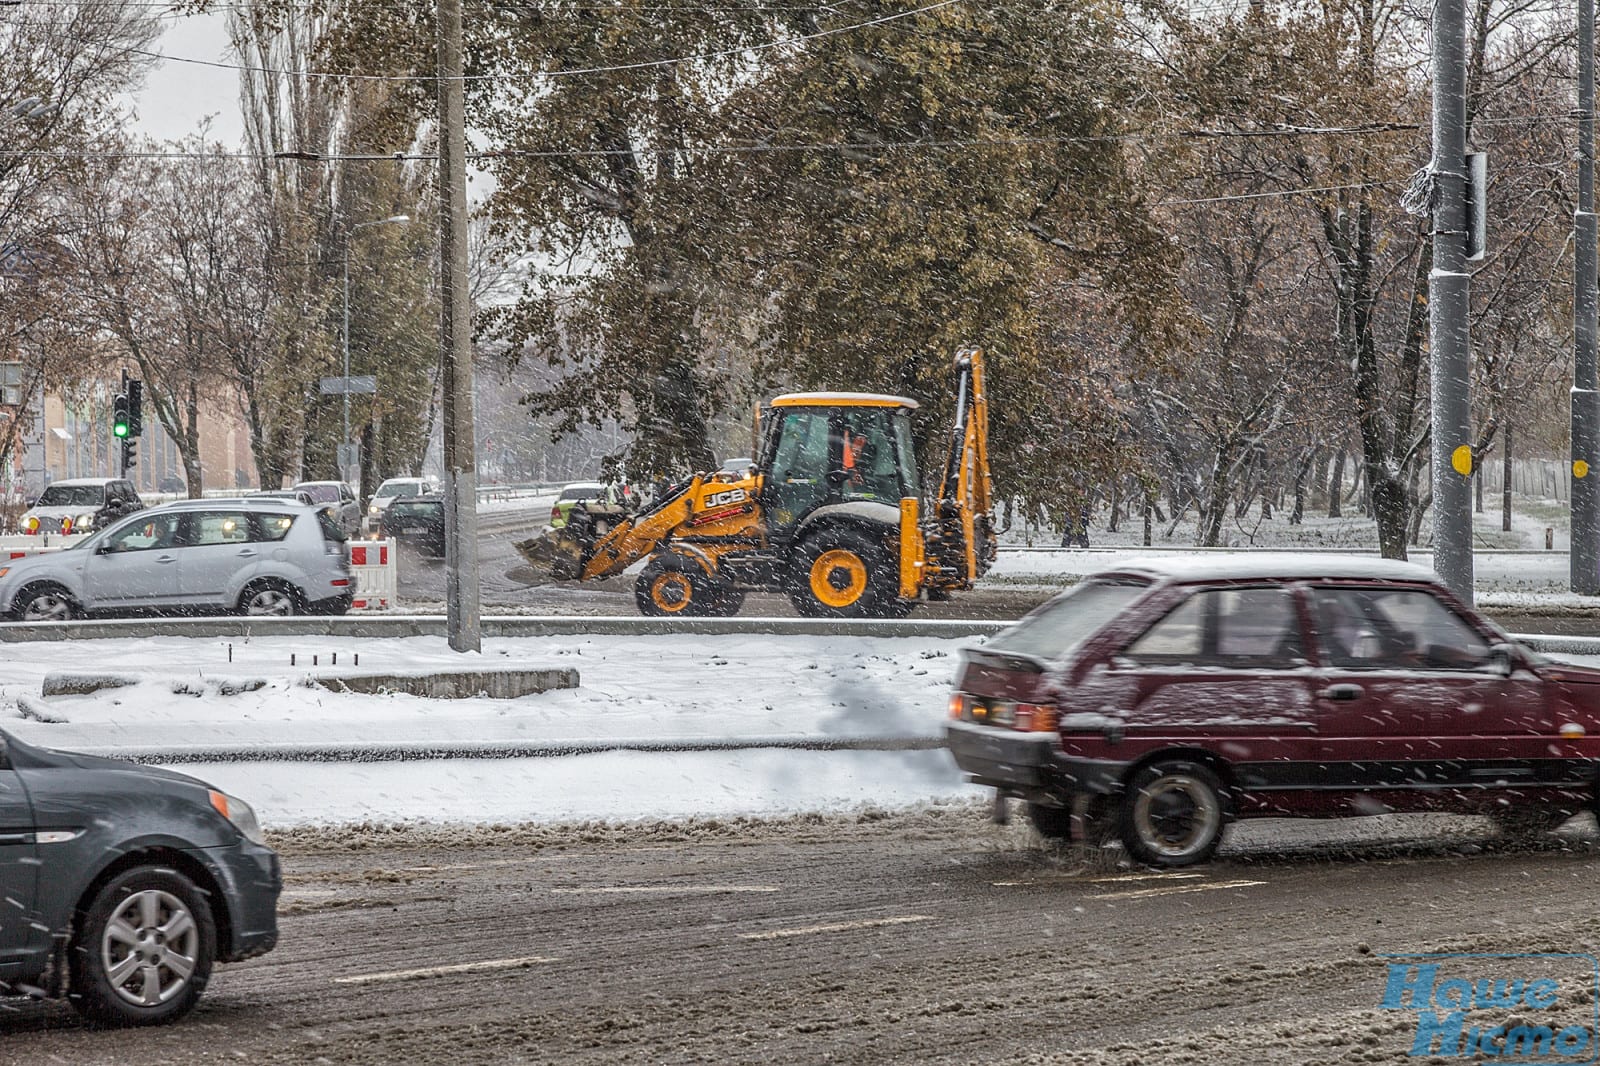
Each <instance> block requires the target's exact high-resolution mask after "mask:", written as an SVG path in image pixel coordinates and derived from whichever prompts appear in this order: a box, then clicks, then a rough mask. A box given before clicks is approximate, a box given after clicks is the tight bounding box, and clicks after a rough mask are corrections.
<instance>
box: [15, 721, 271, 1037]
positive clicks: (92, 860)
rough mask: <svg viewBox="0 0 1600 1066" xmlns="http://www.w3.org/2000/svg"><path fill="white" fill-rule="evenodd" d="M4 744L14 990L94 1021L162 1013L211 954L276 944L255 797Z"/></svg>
mask: <svg viewBox="0 0 1600 1066" xmlns="http://www.w3.org/2000/svg"><path fill="white" fill-rule="evenodd" d="M0 754H3V756H4V759H3V762H0V825H3V826H4V837H3V839H4V843H5V856H4V858H5V861H4V862H0V897H3V898H4V900H5V903H6V910H7V912H8V918H9V920H7V921H5V922H0V973H4V974H5V987H6V989H7V990H8V991H21V990H30V991H33V992H34V994H44V995H51V994H64V995H66V997H67V1000H68V1002H70V1003H71V1004H72V1005H73V1006H74V1007H75V1008H77V1010H78V1011H79V1012H80V1013H81V1014H83V1015H84V1016H86V1017H88V1018H89V1019H91V1020H93V1021H95V1022H97V1023H99V1024H102V1025H123V1026H126V1025H151V1024H156V1023H160V1022H170V1021H172V1020H173V1019H175V1018H178V1017H180V1016H182V1015H184V1014H186V1013H188V1011H189V1010H190V1009H191V1008H193V1007H194V1005H195V1003H196V1002H197V1001H198V1000H199V998H200V995H201V993H202V992H203V991H204V990H205V987H206V983H207V982H208V981H209V980H210V978H211V969H212V966H213V964H215V963H218V962H237V961H239V960H242V959H248V958H253V957H255V956H257V955H262V954H265V953H266V952H268V951H271V950H272V949H273V947H274V946H275V945H276V944H277V942H278V920H277V905H278V894H279V892H280V891H281V890H282V887H283V875H282V872H281V868H280V866H279V863H278V856H277V855H276V854H275V853H274V852H273V850H272V849H271V848H269V847H268V846H267V844H266V841H265V839H264V838H263V836H262V833H261V826H260V824H259V823H258V821H257V820H256V815H255V812H254V811H253V810H251V809H250V806H249V804H247V803H245V802H244V801H243V800H241V799H238V798H236V797H234V796H229V795H226V794H225V793H222V792H219V791H217V790H216V789H214V788H211V787H209V786H208V785H206V784H205V782H203V781H198V780H196V779H195V778H192V777H188V776H186V775H184V774H177V773H173V772H172V771H170V770H161V769H157V768H155V767H149V766H137V765H135V764H133V763H126V762H117V761H114V760H111V759H98V758H92V757H90V756H87V755H74V754H71V753H69V752H63V751H50V750H47V749H44V748H36V747H33V746H32V745H30V744H24V743H23V742H22V741H20V740H18V739H16V738H15V737H13V736H11V735H10V734H8V733H4V732H0ZM41 990H42V991H41Z"/></svg>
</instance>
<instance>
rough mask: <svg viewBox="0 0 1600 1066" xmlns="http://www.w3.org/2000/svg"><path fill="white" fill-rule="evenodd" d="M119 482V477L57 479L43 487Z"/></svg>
mask: <svg viewBox="0 0 1600 1066" xmlns="http://www.w3.org/2000/svg"><path fill="white" fill-rule="evenodd" d="M121 480H122V478H120V477H58V478H56V479H55V480H54V481H52V482H50V484H49V485H46V486H45V487H46V488H51V487H54V486H56V485H71V486H77V485H109V484H111V483H112V482H113V481H121Z"/></svg>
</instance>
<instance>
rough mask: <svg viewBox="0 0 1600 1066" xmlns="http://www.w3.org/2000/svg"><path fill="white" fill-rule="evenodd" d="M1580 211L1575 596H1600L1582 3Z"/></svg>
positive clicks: (1583, 5)
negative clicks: (1591, 474) (1594, 475)
mask: <svg viewBox="0 0 1600 1066" xmlns="http://www.w3.org/2000/svg"><path fill="white" fill-rule="evenodd" d="M1577 117H1578V209H1577V211H1576V212H1575V213H1574V215H1573V220H1572V238H1573V245H1574V253H1573V259H1574V263H1575V267H1574V270H1573V293H1572V551H1571V553H1570V555H1569V556H1568V559H1569V560H1570V565H1571V568H1572V572H1571V574H1570V575H1569V576H1570V579H1571V582H1572V591H1573V592H1576V593H1579V594H1580V595H1583V596H1595V595H1600V486H1597V485H1596V483H1595V478H1593V477H1590V476H1589V475H1590V473H1591V472H1592V471H1594V469H1595V466H1596V461H1597V457H1600V393H1597V392H1596V391H1595V390H1596V388H1597V386H1600V382H1597V381H1596V376H1597V374H1596V372H1597V371H1600V359H1597V357H1596V353H1595V332H1596V323H1595V315H1596V302H1595V286H1596V284H1597V278H1600V255H1597V253H1596V231H1595V214H1594V0H1578V116H1577Z"/></svg>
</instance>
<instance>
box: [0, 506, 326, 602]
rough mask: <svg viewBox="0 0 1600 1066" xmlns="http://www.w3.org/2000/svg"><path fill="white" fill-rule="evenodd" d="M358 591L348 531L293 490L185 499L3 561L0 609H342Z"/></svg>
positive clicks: (0, 576) (0, 583) (0, 581)
mask: <svg viewBox="0 0 1600 1066" xmlns="http://www.w3.org/2000/svg"><path fill="white" fill-rule="evenodd" d="M354 594H355V587H354V581H353V579H352V577H351V574H350V562H349V558H348V556H347V554H346V551H345V536H344V533H343V531H342V530H340V529H339V527H338V526H337V525H336V524H335V523H334V521H333V520H332V519H331V518H330V517H329V516H328V515H326V514H325V513H323V512H321V511H320V510H319V509H318V508H316V507H308V506H306V505H305V504H302V503H297V502H295V501H292V500H279V499H252V498H248V497H246V498H241V499H228V500H180V501H178V502H177V503H169V504H165V505H163V506H160V507H153V508H151V509H149V510H147V511H140V512H139V513H138V514H135V515H131V516H129V517H128V518H125V519H123V520H122V521H120V522H117V523H115V524H114V525H111V526H109V527H107V528H106V529H104V530H102V531H101V532H99V533H96V534H95V535H94V536H92V537H90V538H89V539H88V540H85V541H83V542H82V543H81V544H77V545H74V546H73V547H71V548H65V549H62V550H61V551H56V552H47V553H44V554H41V555H34V556H30V557H28V558H24V559H14V560H12V561H11V562H10V563H9V564H8V565H5V566H0V612H4V613H5V614H6V616H8V617H10V618H14V619H17V620H20V621H27V622H49V621H66V620H68V619H71V618H75V617H78V616H80V615H84V614H89V613H94V614H111V613H120V612H128V611H147V610H162V611H176V612H182V613H192V614H215V613H217V612H218V611H237V612H239V613H241V614H249V615H289V614H299V613H302V612H307V613H313V614H343V613H344V612H345V611H347V610H349V608H350V602H351V599H352V598H353V597H354Z"/></svg>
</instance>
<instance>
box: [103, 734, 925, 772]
mask: <svg viewBox="0 0 1600 1066" xmlns="http://www.w3.org/2000/svg"><path fill="white" fill-rule="evenodd" d="M944 746H945V743H944V738H943V737H906V736H898V737H896V736H878V737H874V736H861V737H819V736H792V735H791V736H765V737H763V736H754V737H729V738H721V739H703V740H697V739H694V738H685V739H682V740H571V741H563V740H552V741H544V742H535V743H528V742H519V743H505V742H500V741H480V742H464V743H456V744H437V743H428V742H421V743H398V744H264V745H260V746H258V747H251V748H229V747H221V746H218V747H207V746H205V745H196V746H194V747H183V748H75V749H73V750H74V751H75V752H77V753H81V754H84V755H96V756H101V757H104V758H109V759H125V760H127V761H129V762H136V763H144V764H165V765H182V764H185V763H213V762H222V763H232V762H314V763H350V762H358V763H365V762H422V761H426V760H440V759H549V758H559V757H563V756H569V755H598V754H600V753H602V752H608V751H639V752H695V751H753V750H757V749H764V748H776V749H782V750H787V751H932V750H934V749H937V748H943V747H944Z"/></svg>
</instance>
